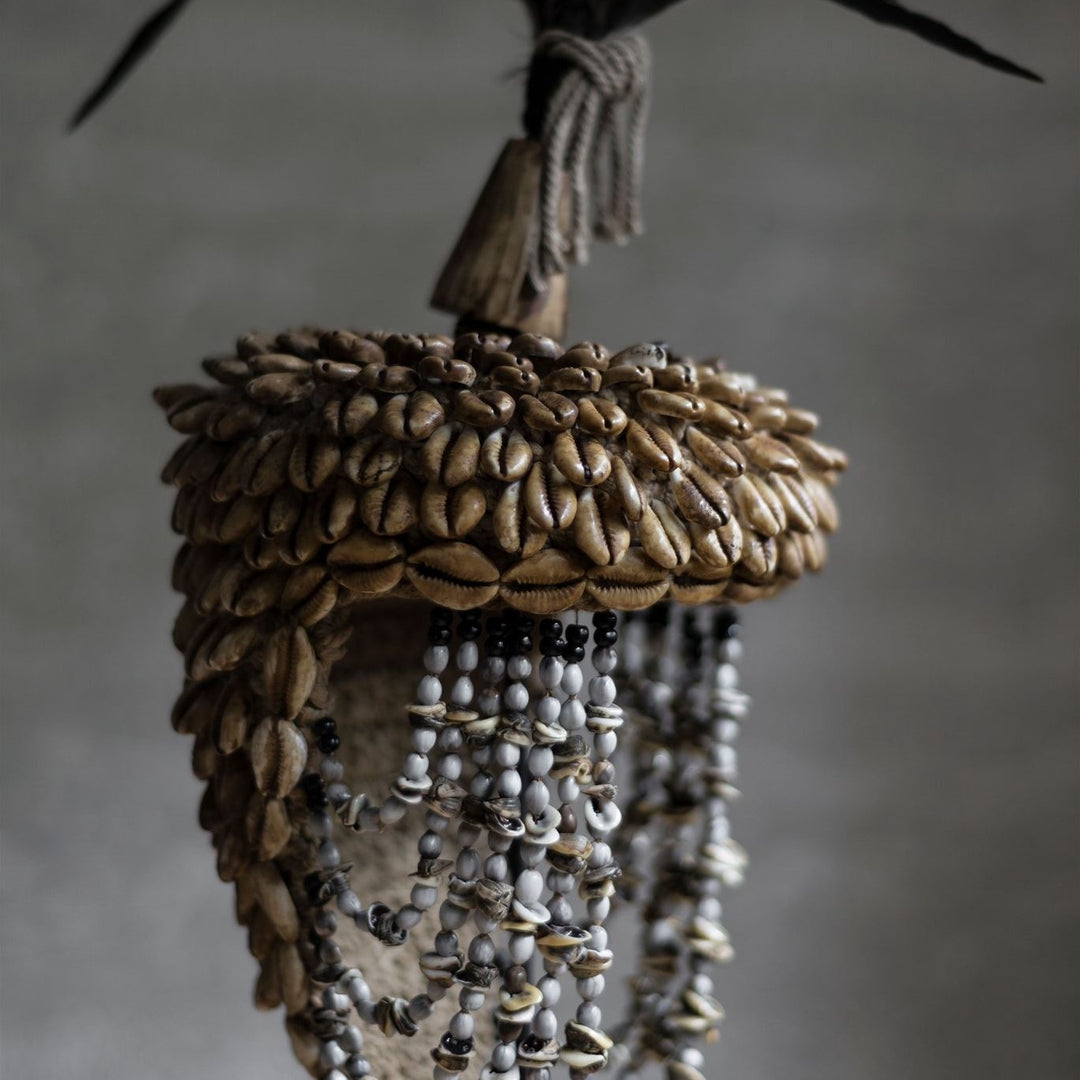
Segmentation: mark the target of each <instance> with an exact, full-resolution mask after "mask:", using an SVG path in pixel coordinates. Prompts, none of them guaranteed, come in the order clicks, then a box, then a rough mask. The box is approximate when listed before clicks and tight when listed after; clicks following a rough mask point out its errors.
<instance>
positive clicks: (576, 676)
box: [562, 664, 585, 694]
mask: <svg viewBox="0 0 1080 1080" xmlns="http://www.w3.org/2000/svg"><path fill="white" fill-rule="evenodd" d="M584 681H585V676H584V675H583V674H582V673H581V665H580V664H567V665H566V667H565V668H564V669H563V677H562V688H563V690H564V691H565V692H566V693H567V694H580V693H581V687H582V684H583V683H584Z"/></svg>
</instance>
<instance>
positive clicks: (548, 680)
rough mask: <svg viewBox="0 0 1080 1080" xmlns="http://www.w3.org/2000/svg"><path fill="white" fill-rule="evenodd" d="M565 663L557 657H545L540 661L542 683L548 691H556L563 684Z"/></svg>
mask: <svg viewBox="0 0 1080 1080" xmlns="http://www.w3.org/2000/svg"><path fill="white" fill-rule="evenodd" d="M562 677H563V662H562V661H561V660H560V659H559V658H558V657H557V656H545V657H544V658H543V659H542V660H541V661H540V681H541V682H542V683H543V684H544V686H545V687H547V689H548V690H554V689H556V687H558V685H559V683H561V682H562Z"/></svg>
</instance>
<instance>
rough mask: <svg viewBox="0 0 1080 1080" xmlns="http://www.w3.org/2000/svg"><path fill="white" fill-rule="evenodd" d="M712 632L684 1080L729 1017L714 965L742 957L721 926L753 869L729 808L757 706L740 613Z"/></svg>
mask: <svg viewBox="0 0 1080 1080" xmlns="http://www.w3.org/2000/svg"><path fill="white" fill-rule="evenodd" d="M711 630H712V642H711V644H712V646H713V647H712V663H711V670H710V672H709V674H710V676H711V679H710V682H711V686H710V693H709V695H708V700H707V702H706V709H705V712H704V716H703V718H702V719H703V723H702V729H703V732H704V733H705V735H706V738H705V744H706V755H707V758H706V765H705V768H704V770H703V779H704V782H705V785H706V798H705V815H704V817H705V820H704V823H703V827H702V830H701V841H700V844H699V846H698V848H697V851H696V852H695V859H694V874H695V878H696V882H697V898H696V902H695V904H694V910H693V915H692V918H691V920H690V923H689V928H688V933H687V940H688V943H689V946H690V956H689V969H690V970H689V974H688V976H687V978H686V980H685V982H684V985H683V987H682V990H681V992H680V995H679V999H678V1006H677V1008H676V1010H675V1011H674V1012H673V1014H672V1016H671V1018H670V1019H671V1022H672V1024H673V1025H674V1026H675V1028H676V1029H677V1030H678V1032H679V1037H678V1038H677V1039H676V1048H675V1049H674V1051H673V1052H672V1054H671V1055H670V1058H669V1062H670V1064H671V1065H678V1066H679V1068H680V1071H679V1073H678V1075H679V1077H680V1078H686V1080H705V1078H704V1074H703V1073H701V1072H700V1070H701V1069H702V1068H703V1067H704V1056H703V1055H702V1053H701V1051H700V1050H699V1049H698V1048H697V1047H696V1046H694V1045H692V1042H693V1041H694V1040H696V1039H700V1038H708V1037H709V1036H710V1035H711V1033H712V1032H714V1031H715V1030H716V1028H717V1027H718V1026H719V1025H720V1023H721V1021H722V1020H723V1017H724V1010H723V1008H722V1007H721V1005H720V1003H719V1002H718V1001H717V1000H716V998H715V997H714V996H713V990H714V984H713V980H712V977H711V975H710V969H711V967H712V966H713V965H715V964H724V963H727V962H729V961H730V960H731V959H732V957H733V956H734V952H733V950H732V948H731V944H730V940H729V938H728V934H727V931H726V930H725V929H724V927H723V925H722V923H721V921H720V919H721V916H722V914H723V908H722V903H721V890H722V888H725V887H726V888H735V887H737V886H738V885H741V884H742V881H743V879H744V877H745V872H746V865H747V858H746V852H745V851H744V850H743V848H742V847H741V845H739V844H738V843H737V842H736V841H735V840H734V839H732V837H731V833H730V826H729V819H728V806H729V804H730V803H731V802H732V801H734V800H735V799H736V798H738V795H739V792H738V789H737V787H736V786H735V785H736V783H737V781H738V763H737V759H736V752H735V742H736V740H737V738H738V734H739V726H740V723H741V721H742V719H743V718H744V717H745V715H746V713H747V710H748V707H749V698H748V697H747V695H746V694H744V693H742V692H741V691H740V690H739V686H738V669H737V667H736V664H737V661H738V660H739V658H740V656H741V651H742V647H741V644H740V642H739V640H738V638H737V633H738V623H737V621H736V617H735V613H734V611H733V610H731V609H730V608H728V609H723V610H721V611H720V612H718V613H717V614H716V616H715V618H714V620H713V624H712V627H711ZM670 1071H671V1069H670V1066H669V1072H670ZM672 1075H674V1073H672Z"/></svg>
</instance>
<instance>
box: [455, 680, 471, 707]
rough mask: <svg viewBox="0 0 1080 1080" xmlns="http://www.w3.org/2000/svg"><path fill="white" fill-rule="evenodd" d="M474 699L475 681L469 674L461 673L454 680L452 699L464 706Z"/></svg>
mask: <svg viewBox="0 0 1080 1080" xmlns="http://www.w3.org/2000/svg"><path fill="white" fill-rule="evenodd" d="M472 699H473V683H472V679H470V678H469V676H468V675H459V676H458V677H457V679H455V680H454V689H453V690H452V691H451V692H450V700H451V701H452V702H453V703H454V704H455V705H458V706H460V707H462V708H464V707H465V706H466V705H468V704H469V703H470V702H471V701H472Z"/></svg>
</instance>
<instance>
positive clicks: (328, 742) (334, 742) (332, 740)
mask: <svg viewBox="0 0 1080 1080" xmlns="http://www.w3.org/2000/svg"><path fill="white" fill-rule="evenodd" d="M315 745H316V746H317V747H318V748H319V749H320V750H321V751H322V752H323V753H324V754H332V753H333V752H334V751H335V750H336V749H337V748H338V747H339V746H340V745H341V740H340V739H339V738H338V737H337V736H336V735H323V736H321V737H320V738H319V739H318V740H317V741H316V743H315Z"/></svg>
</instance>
